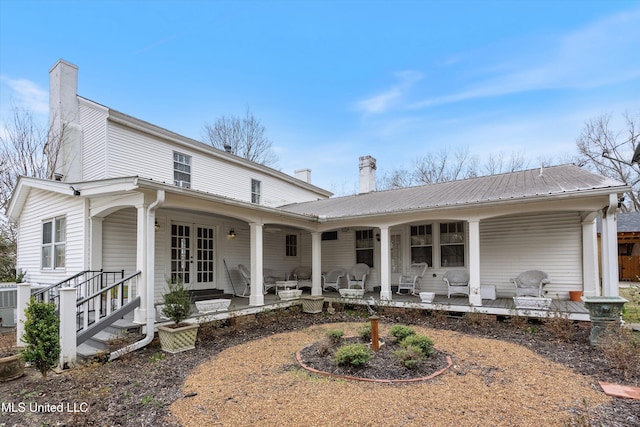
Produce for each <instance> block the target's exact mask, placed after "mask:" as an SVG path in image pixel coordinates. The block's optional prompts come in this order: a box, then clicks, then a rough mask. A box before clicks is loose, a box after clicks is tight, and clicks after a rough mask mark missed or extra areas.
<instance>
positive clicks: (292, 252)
mask: <svg viewBox="0 0 640 427" xmlns="http://www.w3.org/2000/svg"><path fill="white" fill-rule="evenodd" d="M285 254H286V256H298V236H297V235H295V234H287V235H286V236H285Z"/></svg>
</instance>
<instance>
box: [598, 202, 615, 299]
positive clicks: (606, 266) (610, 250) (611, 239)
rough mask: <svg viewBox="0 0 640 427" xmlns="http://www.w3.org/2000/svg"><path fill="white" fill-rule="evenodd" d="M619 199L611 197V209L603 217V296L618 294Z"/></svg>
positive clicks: (605, 211)
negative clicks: (617, 214) (617, 211)
mask: <svg viewBox="0 0 640 427" xmlns="http://www.w3.org/2000/svg"><path fill="white" fill-rule="evenodd" d="M617 207H618V197H617V195H615V194H610V195H609V208H608V209H606V210H604V211H603V215H602V295H604V296H611V297H617V296H618V295H619V294H618V229H617V221H616V210H617Z"/></svg>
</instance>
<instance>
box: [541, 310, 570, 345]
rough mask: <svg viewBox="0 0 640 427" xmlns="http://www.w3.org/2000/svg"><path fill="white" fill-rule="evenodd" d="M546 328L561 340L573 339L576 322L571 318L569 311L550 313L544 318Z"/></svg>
mask: <svg viewBox="0 0 640 427" xmlns="http://www.w3.org/2000/svg"><path fill="white" fill-rule="evenodd" d="M542 323H543V325H544V329H546V330H547V331H548V332H549V333H550V334H551V335H553V336H554V337H555V338H556V339H558V340H560V341H566V342H568V341H571V339H572V338H573V333H574V322H573V320H571V319H570V318H569V312H568V311H564V312H563V311H556V312H554V313H549V314H548V315H547V317H545V318H544V319H543V320H542Z"/></svg>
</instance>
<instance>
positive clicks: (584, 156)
mask: <svg viewBox="0 0 640 427" xmlns="http://www.w3.org/2000/svg"><path fill="white" fill-rule="evenodd" d="M622 116H623V118H624V129H622V130H617V129H613V127H612V125H611V116H610V115H609V114H603V115H601V116H599V117H596V118H594V119H591V120H589V121H588V122H587V123H586V124H585V125H584V128H583V129H582V133H581V134H580V136H579V137H578V139H577V141H576V145H577V147H578V153H579V154H578V158H577V161H578V163H579V164H581V165H584V166H585V167H586V168H588V169H591V170H592V171H594V172H597V173H599V174H600V175H603V176H606V177H609V178H612V179H615V180H618V181H622V182H624V183H625V184H627V185H629V186H631V188H632V189H631V191H630V192H628V193H627V194H626V195H625V199H626V201H625V202H624V203H623V204H622V209H623V210H626V211H640V166H639V165H637V164H636V165H633V166H632V165H631V164H630V162H631V157H632V156H633V151H634V149H635V147H637V145H638V143H640V135H639V133H638V131H639V130H640V114H638V115H636V116H634V115H632V114H631V113H629V112H625V113H624V114H623V115H622Z"/></svg>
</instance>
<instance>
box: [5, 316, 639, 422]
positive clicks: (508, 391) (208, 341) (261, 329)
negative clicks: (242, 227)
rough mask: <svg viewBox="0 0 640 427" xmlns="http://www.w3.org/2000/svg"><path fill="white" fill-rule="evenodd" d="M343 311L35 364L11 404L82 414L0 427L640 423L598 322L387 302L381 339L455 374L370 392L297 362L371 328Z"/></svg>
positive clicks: (12, 416) (235, 325)
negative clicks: (445, 364) (101, 357)
mask: <svg viewBox="0 0 640 427" xmlns="http://www.w3.org/2000/svg"><path fill="white" fill-rule="evenodd" d="M336 308H337V309H338V311H337V312H336V313H335V314H333V315H328V314H326V313H323V314H316V315H309V314H303V313H299V311H298V310H296V309H292V310H285V311H276V312H267V313H263V314H260V315H259V316H257V317H256V318H255V319H253V320H252V319H248V318H235V319H233V321H231V322H228V324H226V325H209V326H203V327H201V329H200V331H199V334H198V336H199V342H198V344H197V347H196V349H195V350H192V351H189V352H186V353H182V354H178V355H170V354H165V353H163V352H161V351H160V349H159V345H158V344H157V343H156V342H154V343H152V345H150V346H148V347H147V348H145V349H143V350H141V351H138V352H136V353H134V354H133V355H131V356H130V357H127V358H125V359H124V360H118V361H115V362H112V363H107V364H104V365H103V364H94V365H91V366H89V367H86V368H84V369H76V370H73V371H72V372H67V373H63V374H60V375H53V374H50V376H49V378H47V380H45V381H43V380H42V379H41V377H40V375H39V374H37V373H35V372H34V371H33V370H31V369H29V370H28V374H27V375H25V376H24V377H22V378H20V379H18V380H14V381H11V382H7V383H0V400H2V402H3V403H4V404H5V406H3V408H5V409H6V408H8V406H6V404H7V403H14V404H15V406H16V408H18V404H19V403H24V404H26V405H27V408H28V405H30V404H31V403H37V404H40V405H43V404H46V403H49V404H51V405H57V404H59V403H65V404H68V405H67V408H68V407H69V405H72V406H71V408H73V405H74V404H75V405H76V406H77V405H79V404H82V403H86V405H87V406H86V407H84V406H83V407H82V408H86V409H87V410H86V412H82V411H80V412H75V413H74V412H68V411H64V412H63V413H55V412H51V411H45V412H38V413H32V412H30V411H29V410H26V411H24V412H20V411H16V412H9V411H7V410H3V412H2V413H0V425H2V426H14V425H15V426H32V425H33V426H36V425H37V426H40V425H68V426H71V425H98V426H120V425H121V426H171V427H174V426H192V425H199V426H201V425H228V426H244V425H257V426H261V425H263V426H267V425H268V426H273V425H281V426H293V425H295V426H299V425H312V426H330V425H358V426H367V425H380V424H384V425H397V426H418V425H420V426H425V425H427V426H448V425H456V426H466V425H469V426H485V425H495V426H501V425H504V426H507V425H508V426H528V425H535V426H540V425H549V426H553V425H576V426H587V425H592V426H600V425H603V426H614V427H615V426H620V427H626V426H637V425H640V415H639V414H640V402H638V401H629V400H624V399H614V398H609V397H607V396H605V395H604V393H602V391H601V390H600V387H599V386H598V384H597V381H598V380H601V381H608V382H616V383H624V384H628V385H634V386H640V378H639V377H638V376H637V375H635V376H631V377H630V376H626V377H625V375H624V373H623V372H621V371H618V370H616V369H614V368H613V367H612V366H611V364H610V363H609V362H608V361H607V360H605V359H604V358H603V357H602V356H601V354H600V353H599V352H598V351H597V350H595V349H594V348H592V347H591V346H590V345H589V341H588V335H589V329H588V327H587V328H585V327H580V326H578V325H576V326H574V327H571V328H570V330H571V334H570V337H566V336H565V337H563V339H564V340H559V339H558V336H559V335H560V334H559V333H558V331H557V330H555V331H550V329H551V328H548V327H546V326H545V325H539V324H531V323H524V324H523V323H522V322H520V321H518V322H517V323H516V322H511V323H510V322H499V321H487V320H486V318H481V317H478V316H476V317H473V316H467V317H464V318H447V317H444V316H442V315H438V314H436V315H432V316H428V315H425V313H422V312H412V311H403V310H392V309H389V308H387V309H386V310H385V311H384V312H382V311H381V312H380V313H379V314H380V323H381V328H382V333H383V334H384V333H386V332H385V331H386V329H387V328H388V327H389V326H391V325H393V324H396V323H404V324H412V325H414V327H415V329H416V330H418V331H419V333H423V334H425V335H427V336H429V337H430V338H432V339H433V340H434V342H435V346H436V348H437V349H438V350H439V351H442V352H445V353H447V354H449V355H451V356H452V358H453V362H454V366H453V367H452V368H451V369H450V371H448V372H447V373H445V374H444V375H441V376H439V377H437V378H434V379H432V380H427V381H424V382H419V383H413V384H401V385H397V384H396V385H391V384H370V383H361V382H354V381H346V380H336V379H333V378H324V377H319V376H316V375H314V374H311V373H309V372H308V371H305V370H303V369H302V368H300V367H299V365H298V364H297V363H296V360H295V356H294V355H295V352H296V351H297V350H298V349H300V348H301V347H304V346H306V345H308V344H311V343H313V342H315V341H317V340H319V339H321V338H322V337H323V336H324V332H325V331H326V330H328V329H335V328H344V330H345V332H347V333H348V334H354V335H355V334H356V332H357V328H358V327H359V326H361V325H362V324H363V323H364V322H366V321H367V315H366V314H364V313H362V312H359V311H358V310H356V309H354V308H350V307H347V308H346V309H345V308H344V307H336ZM556 329H557V328H556ZM565 332H567V331H565Z"/></svg>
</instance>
